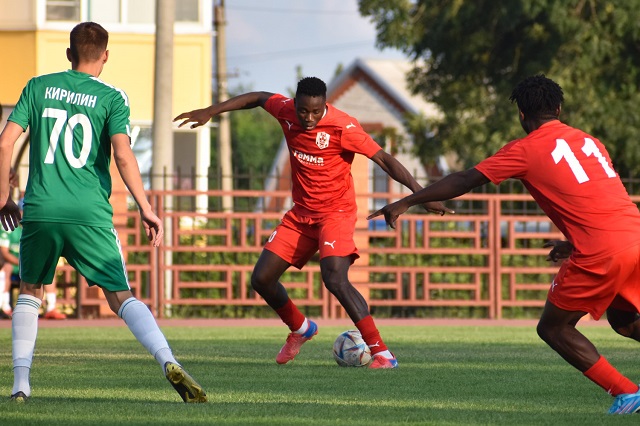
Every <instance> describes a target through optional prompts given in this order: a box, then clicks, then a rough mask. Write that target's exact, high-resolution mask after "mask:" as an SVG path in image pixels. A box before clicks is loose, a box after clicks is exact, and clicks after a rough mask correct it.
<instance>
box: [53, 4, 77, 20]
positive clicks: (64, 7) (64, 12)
mask: <svg viewBox="0 0 640 426" xmlns="http://www.w3.org/2000/svg"><path fill="white" fill-rule="evenodd" d="M46 13H47V21H79V20H80V0H47V8H46Z"/></svg>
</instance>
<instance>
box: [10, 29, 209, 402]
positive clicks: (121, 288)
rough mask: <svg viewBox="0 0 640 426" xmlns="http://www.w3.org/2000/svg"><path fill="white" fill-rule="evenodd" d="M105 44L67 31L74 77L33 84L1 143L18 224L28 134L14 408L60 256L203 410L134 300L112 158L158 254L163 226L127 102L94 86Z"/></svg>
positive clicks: (25, 392) (22, 397) (200, 397)
mask: <svg viewBox="0 0 640 426" xmlns="http://www.w3.org/2000/svg"><path fill="white" fill-rule="evenodd" d="M108 39H109V34H108V33H107V31H106V30H105V29H104V28H102V27H101V26H100V25H98V24H96V23H93V22H83V23H81V24H78V25H77V26H76V27H74V28H73V30H72V31H71V34H70V47H69V48H68V49H67V59H69V61H70V62H71V68H72V69H71V70H68V71H66V72H61V73H55V74H49V75H44V76H40V77H35V78H33V79H31V80H30V81H29V82H28V83H27V85H26V87H25V88H24V89H23V91H22V94H21V96H20V99H19V100H18V103H17V104H16V107H15V109H14V111H13V112H12V114H11V115H10V116H9V119H8V122H7V125H6V126H5V128H4V130H3V132H2V134H1V135H0V221H1V222H2V225H3V227H4V228H5V229H7V230H9V229H14V228H15V227H16V226H17V225H18V222H19V221H20V217H21V215H20V211H19V209H18V206H17V205H16V204H15V202H14V201H13V200H12V199H11V197H10V191H9V171H10V166H11V164H10V162H11V155H12V152H13V147H14V144H15V142H16V141H17V139H18V137H19V136H20V134H21V133H22V132H23V131H24V130H26V129H27V127H29V128H30V132H31V146H30V149H29V178H28V181H27V187H26V191H25V195H24V214H23V216H22V227H23V231H22V239H21V243H20V250H21V253H20V254H21V257H20V263H21V265H20V272H21V283H20V294H19V296H18V300H17V302H16V306H15V309H14V311H13V318H12V335H13V373H14V384H13V390H12V392H11V399H12V400H14V401H18V402H20V401H26V400H27V399H28V398H29V397H30V395H31V387H30V383H29V373H30V369H31V364H32V359H33V353H34V349H35V342H36V335H37V330H38V325H37V324H38V322H37V319H38V309H39V307H40V304H41V303H42V296H43V284H45V285H46V284H49V283H51V281H52V279H53V276H54V272H55V268H56V264H57V262H58V259H59V258H60V256H63V257H65V258H66V260H67V262H68V263H69V264H70V265H71V266H73V267H74V268H75V269H76V270H77V271H78V272H79V273H80V274H82V275H83V276H84V277H85V278H86V279H87V282H88V283H89V285H97V286H99V287H100V288H102V290H103V292H104V295H105V297H106V299H107V301H108V303H109V307H110V308H111V310H112V311H113V312H114V313H116V314H117V315H118V316H119V317H120V318H122V319H123V320H124V322H125V323H126V324H127V326H128V327H129V329H130V330H131V332H132V333H133V335H134V336H135V337H136V339H138V341H139V342H140V343H141V344H142V345H143V346H144V347H145V348H146V349H147V350H148V351H149V352H150V353H151V355H153V356H154V357H155V359H156V360H157V361H158V363H159V364H160V366H161V367H162V369H163V372H164V374H165V376H166V377H167V379H168V380H169V382H170V383H171V384H172V385H173V387H174V388H175V389H176V391H178V393H179V394H180V396H181V397H182V399H183V400H184V402H205V401H206V400H207V397H206V394H205V392H204V390H203V389H202V387H201V386H200V385H198V383H196V382H195V381H194V380H193V378H191V376H189V374H187V373H186V372H185V371H184V369H183V368H182V367H181V365H180V364H179V363H178V362H177V361H176V359H175V358H174V356H173V354H172V351H171V349H170V348H169V344H168V343H167V340H166V339H165V337H164V335H163V333H162V332H161V331H160V329H159V327H158V325H157V323H156V321H155V318H154V317H153V315H152V314H151V312H150V311H149V309H148V308H147V306H146V305H144V304H143V303H142V302H141V301H139V300H138V299H136V298H135V297H134V296H133V294H132V293H131V288H130V286H129V282H128V279H127V272H126V269H125V265H124V259H123V255H122V250H121V247H120V242H119V240H118V235H117V233H116V231H115V229H114V228H113V219H112V216H113V211H112V208H111V205H110V204H109V196H110V195H111V175H110V173H109V164H110V158H111V150H112V149H113V156H114V159H115V162H116V165H117V168H118V171H119V173H120V175H121V176H122V179H123V181H124V183H125V185H126V186H127V188H128V189H129V191H130V192H131V195H132V196H133V198H134V200H135V202H136V203H137V205H138V208H139V210H140V217H141V219H142V224H143V226H144V229H145V231H146V233H147V236H148V238H149V240H150V241H151V242H152V244H153V245H154V246H156V247H157V246H158V245H159V244H160V243H161V241H162V237H163V227H162V222H161V220H160V219H159V218H158V216H156V214H155V213H154V212H153V211H152V209H151V205H150V204H149V202H148V201H147V199H146V196H145V193H144V189H143V186H142V179H141V177H140V170H139V168H138V163H137V161H136V159H135V156H134V155H133V152H132V151H131V146H130V137H129V100H128V99H127V96H126V94H125V93H124V92H123V91H122V90H120V89H117V88H115V87H113V86H111V85H109V84H107V83H105V82H103V81H101V80H99V79H98V77H99V76H100V74H101V72H102V69H103V67H104V64H105V63H106V62H107V59H108V58H109V51H108V50H107V42H108Z"/></svg>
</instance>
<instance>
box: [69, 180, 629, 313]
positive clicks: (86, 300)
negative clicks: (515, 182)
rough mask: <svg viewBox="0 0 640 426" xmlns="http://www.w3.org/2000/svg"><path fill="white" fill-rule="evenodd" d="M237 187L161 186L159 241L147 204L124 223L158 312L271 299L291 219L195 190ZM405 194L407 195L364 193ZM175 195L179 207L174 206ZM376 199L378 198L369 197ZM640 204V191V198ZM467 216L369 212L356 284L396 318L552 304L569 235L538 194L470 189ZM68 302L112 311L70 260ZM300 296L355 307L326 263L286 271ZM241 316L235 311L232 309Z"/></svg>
mask: <svg viewBox="0 0 640 426" xmlns="http://www.w3.org/2000/svg"><path fill="white" fill-rule="evenodd" d="M222 195H227V193H224V192H222V191H209V192H206V193H201V192H196V191H171V192H168V191H161V192H149V198H150V200H151V202H152V205H153V207H154V209H155V210H156V211H158V212H159V215H160V217H161V218H162V219H163V220H165V223H166V224H167V228H166V232H167V234H168V242H167V244H165V245H163V246H162V247H160V248H152V247H151V246H150V245H149V244H148V243H147V241H145V238H144V236H143V235H142V232H141V226H140V219H139V215H138V212H137V211H130V212H128V213H126V214H125V215H124V217H120V218H118V221H117V223H124V224H125V225H121V226H119V227H118V232H119V235H120V239H121V241H122V242H123V247H124V250H125V255H126V258H127V260H128V264H127V267H128V272H129V276H130V283H131V287H132V289H133V291H134V292H135V294H136V296H137V297H139V298H140V299H141V300H142V301H143V302H144V303H146V304H147V305H148V306H149V307H150V308H151V310H152V312H153V313H154V314H155V315H156V316H158V317H169V316H182V315H188V316H194V315H220V316H224V315H230V312H233V309H241V308H251V307H261V306H265V303H264V301H263V300H262V299H261V298H260V297H259V296H258V295H257V294H255V292H253V290H252V289H251V284H250V279H251V271H252V269H253V265H254V263H255V261H256V260H257V258H258V256H259V254H260V252H261V250H262V245H263V243H264V242H265V241H266V239H267V238H268V237H269V235H270V234H271V232H272V231H273V228H274V227H275V225H276V224H277V223H278V222H279V220H280V218H281V216H282V212H280V211H254V212H233V213H221V212H213V211H212V212H209V211H207V210H204V211H198V209H197V208H196V202H195V199H196V197H197V196H199V197H202V196H206V197H209V198H211V199H215V198H219V197H221V196H222ZM231 195H233V197H234V198H235V199H240V198H242V199H243V200H245V201H246V200H250V201H251V202H249V203H247V205H257V204H259V203H255V201H256V200H258V199H261V200H262V201H263V203H262V205H268V204H269V203H266V202H264V201H265V200H269V201H273V200H277V203H276V204H281V203H282V202H285V201H286V200H287V199H288V197H289V196H290V193H289V192H286V191H285V192H282V191H280V192H265V191H234V192H233V193H231ZM360 197H362V198H363V199H366V200H365V202H368V203H369V204H370V205H371V206H373V201H372V200H373V199H374V198H381V199H384V200H393V199H397V198H398V197H399V195H398V194H376V195H375V196H374V195H372V194H363V195H361V196H360ZM170 199H172V202H171V203H170V204H169V205H173V206H176V207H174V208H173V209H167V208H166V205H167V201H168V200H170ZM367 200H368V201H367ZM634 200H635V201H636V202H637V201H640V198H638V197H636V198H635V199H634ZM450 203H452V204H453V205H455V206H456V207H455V208H456V211H457V214H455V215H446V216H438V215H431V214H422V213H421V212H418V211H417V210H416V211H415V212H413V211H412V212H409V213H407V214H405V215H403V216H402V217H401V219H400V220H399V222H398V226H397V229H395V230H393V229H390V228H387V227H386V226H384V224H383V223H381V222H380V221H376V222H368V221H367V220H366V219H365V218H366V216H367V215H368V214H369V211H362V212H360V217H359V221H358V224H357V229H356V239H357V241H358V246H359V249H360V254H361V258H360V259H359V260H358V261H356V263H355V264H354V265H353V267H352V269H351V279H352V282H353V283H354V285H356V286H357V288H358V289H360V291H361V292H362V293H363V294H364V295H365V297H366V298H367V300H368V302H369V305H370V307H371V309H372V311H373V312H374V313H375V312H379V313H380V315H387V316H400V315H401V316H450V315H456V316H476V317H482V318H503V317H515V316H522V315H527V314H526V312H527V310H532V309H533V312H535V309H539V308H541V307H542V306H543V305H544V301H545V297H546V291H547V289H548V287H549V284H550V282H551V279H552V277H553V275H554V274H555V273H556V271H557V268H558V266H557V265H552V264H550V263H549V262H547V261H546V260H545V258H546V255H547V253H548V250H547V249H543V248H542V244H543V242H544V241H547V240H550V239H562V238H563V237H562V234H561V233H560V232H558V231H557V230H556V229H555V228H554V227H553V226H552V225H551V223H550V222H549V220H548V219H547V217H546V216H545V215H544V214H543V213H542V212H541V211H539V210H538V209H537V208H536V206H535V203H533V201H532V199H531V197H530V196H529V195H514V194H467V195H465V196H462V197H460V198H459V199H457V200H454V201H451V202H450ZM60 273H61V274H64V275H63V276H62V277H61V279H60V280H59V283H62V286H61V293H62V294H61V296H62V297H61V299H60V303H63V304H66V305H67V306H68V307H69V308H70V309H73V310H76V313H78V314H79V316H84V317H91V316H104V315H109V314H110V311H109V310H108V307H107V304H106V301H105V300H104V298H103V297H101V295H100V293H99V292H98V291H97V289H89V288H88V287H87V286H86V285H84V284H83V285H81V286H79V290H77V286H76V284H77V279H76V277H75V274H74V273H73V271H72V270H71V269H70V268H69V267H68V266H67V267H63V268H61V269H60ZM283 283H284V284H285V286H286V287H287V288H288V289H289V290H290V293H291V295H292V299H294V301H295V302H296V303H297V304H298V305H299V306H301V307H302V308H303V309H308V310H310V312H312V313H313V314H315V315H317V316H320V317H322V318H336V317H342V316H344V312H343V310H342V309H341V307H340V306H339V304H338V303H337V301H336V300H335V299H334V298H333V296H331V295H330V294H329V293H328V292H327V291H326V289H324V287H323V286H322V283H321V278H320V270H319V266H318V262H317V261H315V260H312V261H311V262H310V263H309V265H307V266H306V267H305V268H303V269H302V270H301V271H297V270H293V271H291V272H288V273H287V274H285V276H284V277H283ZM231 315H232V314H231Z"/></svg>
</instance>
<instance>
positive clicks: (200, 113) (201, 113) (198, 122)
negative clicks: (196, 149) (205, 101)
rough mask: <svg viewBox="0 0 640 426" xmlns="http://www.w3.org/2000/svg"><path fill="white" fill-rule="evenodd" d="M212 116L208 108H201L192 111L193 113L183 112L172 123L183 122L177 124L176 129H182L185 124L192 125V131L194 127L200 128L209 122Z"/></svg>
mask: <svg viewBox="0 0 640 426" xmlns="http://www.w3.org/2000/svg"><path fill="white" fill-rule="evenodd" d="M211 117H213V114H211V113H210V112H209V108H201V109H194V110H193V111H189V112H183V113H182V114H180V115H179V116H177V117H176V118H174V119H173V121H179V120H183V121H182V123H180V124H178V127H182V126H184V125H185V124H188V123H193V124H192V125H191V128H192V129H195V128H196V127H200V126H202V125H204V124H206V123H207V122H208V121H209V120H211Z"/></svg>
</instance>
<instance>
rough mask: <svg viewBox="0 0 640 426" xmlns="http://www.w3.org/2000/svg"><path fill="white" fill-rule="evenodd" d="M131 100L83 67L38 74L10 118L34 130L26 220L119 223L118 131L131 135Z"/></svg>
mask: <svg viewBox="0 0 640 426" xmlns="http://www.w3.org/2000/svg"><path fill="white" fill-rule="evenodd" d="M129 114H130V112H129V100H128V98H127V95H126V94H125V93H124V92H123V91H122V90H120V89H117V88H115V87H113V86H111V85H110V84H107V83H104V82H103V81H101V80H100V79H98V78H97V77H93V76H91V75H89V74H85V73H82V72H78V71H73V70H68V71H65V72H60V73H55V74H48V75H43V76H40V77H35V78H32V79H31V80H30V81H29V83H27V85H26V86H25V88H24V89H23V91H22V94H21V95H20V99H19V100H18V103H17V105H16V107H15V109H14V110H13V112H12V113H11V115H10V116H9V120H10V121H13V122H15V123H16V124H18V125H20V126H21V127H22V128H23V129H25V130H26V128H27V126H29V128H30V144H31V146H30V148H29V179H28V180H27V187H26V191H25V195H24V215H23V219H22V220H23V221H24V222H60V223H77V224H82V225H89V226H108V227H111V226H113V219H112V216H113V209H112V208H111V204H109V197H110V196H111V174H110V172H109V166H110V163H111V139H110V138H111V136H113V135H115V134H118V133H123V134H126V135H130V124H129Z"/></svg>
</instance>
